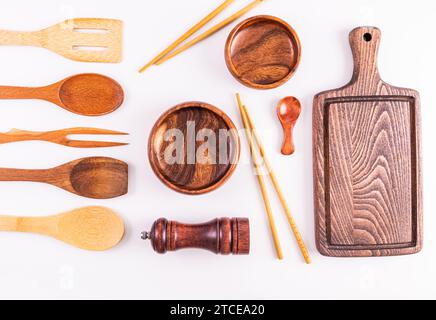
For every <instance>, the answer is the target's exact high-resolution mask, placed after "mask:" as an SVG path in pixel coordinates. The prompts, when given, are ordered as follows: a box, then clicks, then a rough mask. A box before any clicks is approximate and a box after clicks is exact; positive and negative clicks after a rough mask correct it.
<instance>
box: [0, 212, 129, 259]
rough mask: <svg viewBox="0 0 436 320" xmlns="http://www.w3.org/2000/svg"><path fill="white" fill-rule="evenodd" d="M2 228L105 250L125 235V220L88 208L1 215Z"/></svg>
mask: <svg viewBox="0 0 436 320" xmlns="http://www.w3.org/2000/svg"><path fill="white" fill-rule="evenodd" d="M0 231H9V232H30V233H38V234H43V235H46V236H50V237H53V238H55V239H58V240H61V241H64V242H66V243H68V244H71V245H73V246H75V247H78V248H81V249H85V250H93V251H103V250H108V249H110V248H112V247H114V246H115V245H117V244H118V243H119V242H120V241H121V239H122V238H123V236H124V223H123V220H122V219H121V218H120V217H119V216H118V215H117V214H116V213H115V212H113V211H112V210H110V209H107V208H104V207H86V208H81V209H77V210H73V211H69V212H65V213H62V214H58V215H55V216H47V217H12V216H0Z"/></svg>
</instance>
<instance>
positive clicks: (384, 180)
mask: <svg viewBox="0 0 436 320" xmlns="http://www.w3.org/2000/svg"><path fill="white" fill-rule="evenodd" d="M380 35H381V32H380V30H379V29H377V28H372V27H362V28H357V29H354V30H353V31H352V32H351V33H350V44H351V49H352V51H353V57H354V72H353V77H352V80H351V82H350V83H349V84H348V85H346V86H345V87H342V88H339V89H336V90H331V91H326V92H322V93H320V94H318V95H317V96H316V97H315V100H314V110H313V153H314V191H315V195H314V200H315V218H316V219H315V220H316V238H317V247H318V250H319V251H320V252H321V254H323V255H326V256H337V257H366V256H391V255H402V254H413V253H417V252H419V251H420V250H421V248H422V175H421V125H420V99H419V94H418V92H416V91H414V90H411V89H402V88H397V87H393V86H390V85H388V84H387V83H385V82H384V81H382V80H381V78H380V75H379V72H378V68H377V53H378V48H379V44H380ZM399 70H400V69H399Z"/></svg>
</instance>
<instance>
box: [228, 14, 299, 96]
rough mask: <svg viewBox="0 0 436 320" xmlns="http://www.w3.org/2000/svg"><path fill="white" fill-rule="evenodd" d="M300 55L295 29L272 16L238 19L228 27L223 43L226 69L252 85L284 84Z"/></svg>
mask: <svg viewBox="0 0 436 320" xmlns="http://www.w3.org/2000/svg"><path fill="white" fill-rule="evenodd" d="M300 57H301V44H300V40H299V38H298V35H297V33H296V32H295V31H294V29H292V27H291V26H290V25H289V24H287V23H286V22H285V21H283V20H281V19H279V18H276V17H272V16H255V17H251V18H248V19H246V20H244V21H242V22H241V23H239V24H238V25H237V26H236V27H235V28H234V29H233V30H232V32H231V33H230V35H229V37H228V38H227V43H226V46H225V58H226V64H227V67H228V69H229V71H230V72H231V73H232V75H233V76H234V77H235V78H236V79H237V80H238V81H239V82H241V83H242V84H244V85H246V86H247V87H250V88H255V89H272V88H276V87H278V86H281V85H282V84H284V83H285V82H286V81H288V80H289V79H290V78H291V77H292V75H293V74H294V72H295V71H296V70H297V67H298V64H299V62H300Z"/></svg>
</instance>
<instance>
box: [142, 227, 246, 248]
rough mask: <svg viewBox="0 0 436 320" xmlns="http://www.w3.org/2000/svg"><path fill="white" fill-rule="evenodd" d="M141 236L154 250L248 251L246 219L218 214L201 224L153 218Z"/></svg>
mask: <svg viewBox="0 0 436 320" xmlns="http://www.w3.org/2000/svg"><path fill="white" fill-rule="evenodd" d="M144 238H145V239H151V243H152V246H153V250H155V251H156V252H158V253H161V254H163V253H166V252H168V251H176V250H180V249H187V248H197V249H204V250H209V251H211V252H213V253H215V254H222V255H229V254H234V255H243V254H249V252H250V223H249V220H248V219H246V218H232V219H230V218H221V219H214V220H212V221H209V222H206V223H202V224H184V223H179V222H176V221H168V220H167V219H165V218H161V219H158V220H156V221H155V223H154V224H153V226H152V228H151V232H149V233H146V236H145V237H144Z"/></svg>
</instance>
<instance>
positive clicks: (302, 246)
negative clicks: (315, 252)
mask: <svg viewBox="0 0 436 320" xmlns="http://www.w3.org/2000/svg"><path fill="white" fill-rule="evenodd" d="M241 109H242V113H243V114H244V115H245V117H246V120H247V123H248V127H249V128H250V130H251V131H252V132H253V136H254V138H255V140H256V143H257V145H258V146H259V153H260V155H261V157H262V159H263V161H264V163H265V166H266V168H267V170H268V172H269V176H270V178H271V181H272V184H273V186H274V189H275V190H276V193H277V196H278V197H279V200H280V203H281V205H282V207H283V209H284V211H285V214H286V218H287V219H288V222H289V225H290V227H291V229H292V232H293V233H294V236H295V239H296V241H297V244H298V247H299V248H300V251H301V254H302V255H303V257H304V260H305V262H306V263H307V264H310V263H311V260H310V256H309V252H308V250H307V248H306V245H305V244H304V241H303V238H302V237H301V234H300V231H299V230H298V227H297V224H296V223H295V220H294V218H293V216H292V213H291V210H290V209H289V206H288V203H287V201H286V199H285V197H284V195H283V192H282V190H281V188H280V185H279V182H278V180H277V177H276V175H275V173H274V170H273V168H272V166H271V163H270V162H269V160H268V158H267V156H266V154H265V149H264V147H263V145H262V142H261V140H260V137H259V135H258V134H257V131H256V129H255V128H254V124H253V121H252V120H251V117H250V115H249V113H248V110H247V108H246V107H245V106H243V105H242V107H241Z"/></svg>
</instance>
